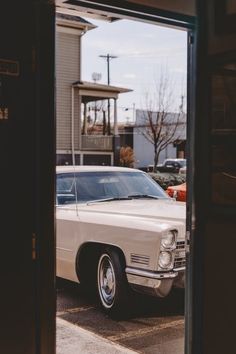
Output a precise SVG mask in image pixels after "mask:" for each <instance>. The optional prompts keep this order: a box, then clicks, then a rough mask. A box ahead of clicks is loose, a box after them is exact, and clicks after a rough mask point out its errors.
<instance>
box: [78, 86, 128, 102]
mask: <svg viewBox="0 0 236 354" xmlns="http://www.w3.org/2000/svg"><path fill="white" fill-rule="evenodd" d="M73 87H74V88H76V89H78V91H77V93H78V95H79V96H81V99H82V103H88V102H94V101H101V100H104V99H109V98H114V99H117V98H118V96H119V94H120V93H127V92H131V91H133V90H131V89H127V88H124V87H117V86H111V85H103V84H97V83H93V82H88V81H77V82H74V83H73Z"/></svg>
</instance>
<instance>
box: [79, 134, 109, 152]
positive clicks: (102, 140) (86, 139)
mask: <svg viewBox="0 0 236 354" xmlns="http://www.w3.org/2000/svg"><path fill="white" fill-rule="evenodd" d="M81 138H82V150H86V151H113V136H106V135H82V136H81Z"/></svg>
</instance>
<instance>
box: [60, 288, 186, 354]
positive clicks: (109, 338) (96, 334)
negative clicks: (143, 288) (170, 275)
mask: <svg viewBox="0 0 236 354" xmlns="http://www.w3.org/2000/svg"><path fill="white" fill-rule="evenodd" d="M183 295H184V294H183V292H177V293H173V295H171V296H170V297H168V298H167V299H155V298H151V297H145V296H139V295H137V297H136V298H134V300H135V302H136V304H134V305H135V306H134V309H135V312H134V314H133V316H132V317H129V318H126V319H123V320H119V321H116V320H112V319H111V318H109V316H107V315H106V314H104V313H103V311H101V308H99V306H98V305H97V302H96V299H94V298H93V297H92V298H90V299H88V297H87V296H85V295H84V294H83V292H82V291H81V289H80V286H78V285H76V284H74V283H70V282H65V281H63V282H60V283H59V284H58V287H57V354H80V353H81V354H100V353H103V354H104V353H105V354H106V353H109V354H134V353H139V354H183V353H184V296H183Z"/></svg>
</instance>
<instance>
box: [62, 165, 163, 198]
mask: <svg viewBox="0 0 236 354" xmlns="http://www.w3.org/2000/svg"><path fill="white" fill-rule="evenodd" d="M56 188H57V191H56V192H57V204H58V205H61V204H73V203H76V202H78V203H88V202H92V201H102V200H106V199H108V200H120V199H132V198H135V199H136V198H157V199H159V198H161V199H163V198H165V199H166V198H169V197H168V196H167V194H166V193H165V192H164V190H163V189H162V188H161V187H160V186H159V185H158V184H157V183H156V182H155V181H153V180H152V179H151V177H149V176H148V175H147V174H145V173H143V172H137V171H134V172H115V171H108V172H107V171H102V172H75V173H59V174H58V175H57V185H56Z"/></svg>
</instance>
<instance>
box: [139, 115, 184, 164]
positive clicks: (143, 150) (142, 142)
mask: <svg viewBox="0 0 236 354" xmlns="http://www.w3.org/2000/svg"><path fill="white" fill-rule="evenodd" d="M146 114H147V113H146V112H145V111H142V110H136V126H134V137H133V142H134V143H133V149H134V155H135V160H136V162H135V167H136V168H143V167H147V166H148V165H153V162H154V147H153V144H152V143H150V142H149V141H148V140H147V139H146V138H145V137H144V135H143V134H142V131H144V129H145V128H144V127H143V125H144V124H145V122H146V121H145V116H146ZM171 115H173V120H174V118H175V116H176V115H175V114H173V113H172V114H171ZM185 121H186V115H184V117H183V125H182V126H181V127H180V128H178V129H177V132H176V136H178V137H180V138H181V140H186V123H185ZM176 155H177V149H176V147H174V146H173V144H169V145H168V146H167V147H166V149H165V150H163V151H161V153H160V157H159V161H158V163H162V162H163V161H164V160H165V159H166V158H176V157H177V156H176Z"/></svg>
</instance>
